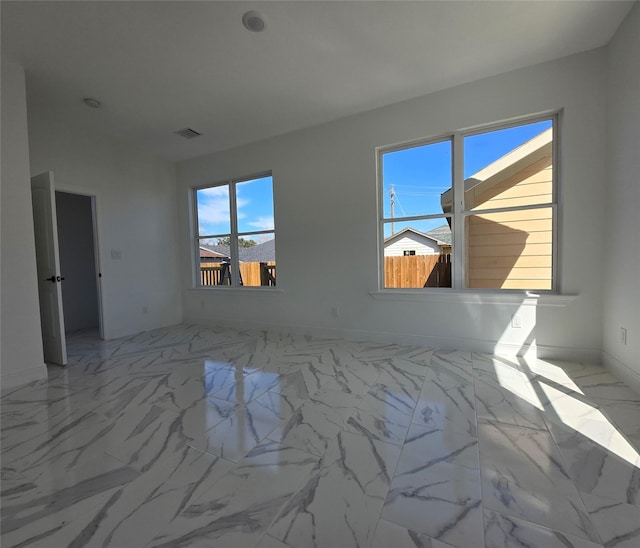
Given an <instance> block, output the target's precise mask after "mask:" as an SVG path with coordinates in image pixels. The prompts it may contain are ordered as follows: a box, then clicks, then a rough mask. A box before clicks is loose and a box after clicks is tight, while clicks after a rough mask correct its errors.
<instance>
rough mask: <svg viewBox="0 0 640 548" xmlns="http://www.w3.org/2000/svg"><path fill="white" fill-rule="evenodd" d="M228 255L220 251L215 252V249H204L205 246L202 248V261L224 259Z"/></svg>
mask: <svg viewBox="0 0 640 548" xmlns="http://www.w3.org/2000/svg"><path fill="white" fill-rule="evenodd" d="M226 256H227V255H225V254H224V253H220V252H218V251H215V250H214V249H211V248H209V247H204V246H200V258H201V259H206V258H217V259H219V258H224V257H226Z"/></svg>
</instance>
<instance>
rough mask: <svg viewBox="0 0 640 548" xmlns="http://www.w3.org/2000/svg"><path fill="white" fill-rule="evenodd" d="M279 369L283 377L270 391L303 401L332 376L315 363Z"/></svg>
mask: <svg viewBox="0 0 640 548" xmlns="http://www.w3.org/2000/svg"><path fill="white" fill-rule="evenodd" d="M287 367H288V372H287V371H286V369H279V372H280V374H281V377H280V379H279V382H278V383H277V384H275V385H274V386H272V387H271V388H270V389H269V390H270V392H277V393H279V394H282V395H283V396H285V397H287V398H289V399H290V401H296V402H303V401H306V400H307V399H309V397H310V396H312V395H313V394H315V393H316V392H317V391H318V390H320V388H321V387H322V386H323V385H324V384H326V383H327V382H328V381H329V380H330V377H329V375H327V374H325V373H324V372H323V371H322V370H321V369H319V368H317V367H316V366H314V365H310V364H305V365H298V366H295V367H294V368H292V366H287Z"/></svg>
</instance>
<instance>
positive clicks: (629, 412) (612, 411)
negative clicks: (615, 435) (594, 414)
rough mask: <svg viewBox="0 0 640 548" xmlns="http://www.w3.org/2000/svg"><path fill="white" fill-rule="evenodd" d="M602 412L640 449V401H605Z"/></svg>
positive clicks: (602, 403) (600, 403)
mask: <svg viewBox="0 0 640 548" xmlns="http://www.w3.org/2000/svg"><path fill="white" fill-rule="evenodd" d="M598 405H599V407H600V410H601V411H602V413H603V414H604V415H605V416H606V417H607V419H608V420H609V421H610V422H611V424H613V425H614V426H615V427H616V428H617V429H618V431H619V432H620V433H621V434H623V435H624V436H625V437H626V438H627V439H628V440H629V441H630V442H631V443H632V444H633V445H634V446H635V448H636V449H637V450H638V451H640V402H632V401H629V402H603V401H599V402H598Z"/></svg>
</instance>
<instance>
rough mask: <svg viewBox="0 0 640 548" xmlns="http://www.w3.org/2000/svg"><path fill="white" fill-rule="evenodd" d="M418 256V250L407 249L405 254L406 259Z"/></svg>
mask: <svg viewBox="0 0 640 548" xmlns="http://www.w3.org/2000/svg"><path fill="white" fill-rule="evenodd" d="M415 254H416V250H415V249H405V250H404V252H403V255H404V256H405V257H409V256H411V255H415Z"/></svg>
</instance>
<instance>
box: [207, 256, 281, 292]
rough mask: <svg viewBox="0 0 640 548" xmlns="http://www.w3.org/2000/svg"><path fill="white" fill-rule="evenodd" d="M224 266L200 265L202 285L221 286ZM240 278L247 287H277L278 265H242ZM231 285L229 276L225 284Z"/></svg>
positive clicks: (215, 264) (220, 264) (268, 263)
mask: <svg viewBox="0 0 640 548" xmlns="http://www.w3.org/2000/svg"><path fill="white" fill-rule="evenodd" d="M222 271H223V264H222V263H201V264H200V284H201V285H203V286H207V285H221V278H222ZM240 276H241V277H242V284H243V285H246V286H275V285H276V263H275V262H274V261H271V262H267V263H240ZM222 285H229V279H228V276H226V279H225V280H224V284H222Z"/></svg>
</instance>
